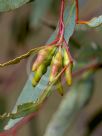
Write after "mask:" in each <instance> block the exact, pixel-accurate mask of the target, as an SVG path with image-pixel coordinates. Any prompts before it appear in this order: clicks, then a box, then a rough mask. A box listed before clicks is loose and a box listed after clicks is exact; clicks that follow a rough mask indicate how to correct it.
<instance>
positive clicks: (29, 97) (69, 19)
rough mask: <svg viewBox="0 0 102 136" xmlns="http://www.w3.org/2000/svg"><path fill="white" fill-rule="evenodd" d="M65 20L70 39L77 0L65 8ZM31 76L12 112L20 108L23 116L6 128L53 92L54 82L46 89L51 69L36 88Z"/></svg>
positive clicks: (52, 37)
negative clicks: (32, 83) (33, 85)
mask: <svg viewBox="0 0 102 136" xmlns="http://www.w3.org/2000/svg"><path fill="white" fill-rule="evenodd" d="M64 22H65V26H66V29H65V39H66V40H67V41H69V38H70V37H71V35H72V34H73V32H74V28H75V2H74V3H73V4H72V6H71V8H68V9H66V10H65V15H64ZM57 32H58V27H57V28H56V31H55V32H54V33H53V34H52V36H51V37H50V39H49V40H48V43H50V42H51V41H53V40H54V39H55V37H56V35H57ZM31 76H32V74H31V75H30V77H29V79H28V81H27V82H26V84H25V87H24V89H23V90H22V92H21V94H20V96H19V98H18V100H17V102H16V105H15V107H14V109H13V111H12V113H11V114H13V113H16V112H17V109H18V110H20V114H17V117H21V118H19V119H10V120H9V122H8V124H7V125H6V127H5V129H6V130H8V129H9V128H11V127H13V126H14V125H15V124H16V123H18V122H19V121H20V120H21V119H22V115H23V116H25V115H27V114H29V113H31V112H33V111H35V110H36V108H34V106H36V102H37V100H39V101H40V102H43V101H44V99H45V98H46V97H47V96H48V95H49V94H50V93H51V92H52V90H51V87H52V85H53V84H51V85H49V86H48V88H47V89H44V88H45V87H46V85H47V84H48V78H49V69H48V71H47V73H46V74H45V75H44V76H43V77H42V78H41V80H40V82H39V84H38V85H37V86H36V87H35V88H33V87H32V85H31ZM34 102H35V103H34ZM25 103H26V104H25ZM19 105H20V106H19ZM17 107H19V108H17ZM15 118H16V117H15Z"/></svg>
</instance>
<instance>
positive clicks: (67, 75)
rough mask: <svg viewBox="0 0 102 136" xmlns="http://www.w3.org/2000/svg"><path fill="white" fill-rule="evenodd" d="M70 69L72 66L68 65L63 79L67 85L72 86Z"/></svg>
mask: <svg viewBox="0 0 102 136" xmlns="http://www.w3.org/2000/svg"><path fill="white" fill-rule="evenodd" d="M72 67H73V66H72V64H70V65H69V66H68V67H67V69H66V70H65V77H66V82H67V84H68V85H71V84H72Z"/></svg>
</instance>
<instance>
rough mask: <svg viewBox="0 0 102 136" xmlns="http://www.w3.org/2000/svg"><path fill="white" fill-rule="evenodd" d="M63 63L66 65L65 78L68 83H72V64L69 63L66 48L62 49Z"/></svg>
mask: <svg viewBox="0 0 102 136" xmlns="http://www.w3.org/2000/svg"><path fill="white" fill-rule="evenodd" d="M63 64H64V66H67V68H66V70H65V78H66V82H67V84H68V85H71V84H72V67H73V64H72V63H71V60H70V56H69V55H68V53H67V51H66V49H63Z"/></svg>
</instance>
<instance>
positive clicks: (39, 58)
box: [32, 46, 54, 72]
mask: <svg viewBox="0 0 102 136" xmlns="http://www.w3.org/2000/svg"><path fill="white" fill-rule="evenodd" d="M53 48H54V47H53V46H49V47H47V48H45V49H42V50H40V51H39V53H38V56H37V59H36V60H35V62H34V64H33V66H32V71H33V72H34V71H36V70H37V68H38V67H39V66H40V65H41V64H42V63H43V62H44V60H45V59H46V58H47V56H48V55H49V53H50V52H51V51H52V50H53Z"/></svg>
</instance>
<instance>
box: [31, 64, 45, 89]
mask: <svg viewBox="0 0 102 136" xmlns="http://www.w3.org/2000/svg"><path fill="white" fill-rule="evenodd" d="M46 70H47V68H46V65H45V64H41V65H40V66H39V67H38V69H37V71H35V74H34V78H33V80H32V85H33V86H34V87H35V86H36V85H37V84H38V82H39V80H40V79H41V77H42V75H43V74H44V73H45V72H46Z"/></svg>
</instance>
